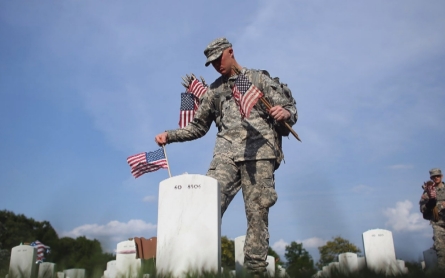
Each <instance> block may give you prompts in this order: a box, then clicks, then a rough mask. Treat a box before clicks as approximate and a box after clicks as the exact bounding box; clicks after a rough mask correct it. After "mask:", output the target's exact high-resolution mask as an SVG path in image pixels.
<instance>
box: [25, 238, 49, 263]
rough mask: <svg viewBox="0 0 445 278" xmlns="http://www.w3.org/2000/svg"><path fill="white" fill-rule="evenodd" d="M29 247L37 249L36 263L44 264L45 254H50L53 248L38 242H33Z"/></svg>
mask: <svg viewBox="0 0 445 278" xmlns="http://www.w3.org/2000/svg"><path fill="white" fill-rule="evenodd" d="M29 245H30V246H32V247H34V248H35V249H37V261H36V263H42V262H43V261H44V260H45V256H44V254H45V253H49V252H50V250H51V248H50V247H49V246H46V245H45V244H43V243H41V242H40V241H38V240H36V241H34V242H31V243H30V244H29Z"/></svg>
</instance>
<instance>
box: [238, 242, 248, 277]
mask: <svg viewBox="0 0 445 278" xmlns="http://www.w3.org/2000/svg"><path fill="white" fill-rule="evenodd" d="M245 242H246V236H245V235H243V236H239V237H236V238H235V271H236V276H242V275H243V272H244V243H245Z"/></svg>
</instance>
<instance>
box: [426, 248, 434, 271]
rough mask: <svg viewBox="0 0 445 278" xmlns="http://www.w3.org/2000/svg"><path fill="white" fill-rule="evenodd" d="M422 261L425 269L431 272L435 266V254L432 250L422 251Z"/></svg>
mask: <svg viewBox="0 0 445 278" xmlns="http://www.w3.org/2000/svg"><path fill="white" fill-rule="evenodd" d="M423 259H424V261H425V269H426V270H431V269H434V268H436V266H437V253H436V250H434V249H428V250H425V251H423Z"/></svg>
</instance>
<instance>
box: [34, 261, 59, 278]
mask: <svg viewBox="0 0 445 278" xmlns="http://www.w3.org/2000/svg"><path fill="white" fill-rule="evenodd" d="M55 274H56V264H55V263H47V262H44V263H40V264H39V274H38V275H37V277H38V278H52V277H54V276H55Z"/></svg>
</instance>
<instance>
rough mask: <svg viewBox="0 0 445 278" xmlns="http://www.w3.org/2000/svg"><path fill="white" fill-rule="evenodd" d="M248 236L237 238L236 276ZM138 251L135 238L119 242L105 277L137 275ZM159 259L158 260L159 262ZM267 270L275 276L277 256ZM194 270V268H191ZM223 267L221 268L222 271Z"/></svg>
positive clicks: (271, 257)
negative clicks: (114, 258) (114, 257)
mask: <svg viewBox="0 0 445 278" xmlns="http://www.w3.org/2000/svg"><path fill="white" fill-rule="evenodd" d="M245 238H246V236H239V237H237V238H235V270H233V271H231V273H232V274H233V275H234V276H235V275H236V276H241V275H242V274H243V272H244V268H243V264H244V252H243V248H244V242H245ZM136 253H137V247H136V244H135V242H134V240H133V239H131V240H126V241H122V242H119V243H118V244H117V249H116V260H112V261H109V262H108V263H107V268H106V270H105V271H104V275H103V277H104V278H116V277H135V276H137V274H138V273H139V272H140V270H141V265H142V262H143V261H146V260H142V261H141V259H138V258H137V256H136V255H135V254H136ZM158 261H159V260H157V261H156V262H158ZM267 262H268V266H267V269H266V270H267V272H268V274H269V276H270V277H275V258H274V257H273V256H267ZM277 269H278V271H279V273H277V276H278V277H284V276H285V275H286V271H285V269H283V268H282V267H281V266H277ZM191 271H193V269H192V270H191ZM222 271H223V269H222V268H221V272H222Z"/></svg>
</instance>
